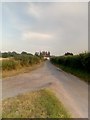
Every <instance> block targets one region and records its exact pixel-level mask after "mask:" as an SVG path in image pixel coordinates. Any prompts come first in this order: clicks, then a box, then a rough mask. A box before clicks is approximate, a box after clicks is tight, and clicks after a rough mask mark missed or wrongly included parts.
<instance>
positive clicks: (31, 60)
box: [2, 55, 42, 70]
mask: <svg viewBox="0 0 90 120" xmlns="http://www.w3.org/2000/svg"><path fill="white" fill-rule="evenodd" d="M41 60H42V59H41V58H40V57H37V56H32V55H16V56H15V57H14V58H11V59H9V60H3V61H2V70H14V69H17V68H20V67H24V66H26V67H28V66H31V65H33V64H37V63H40V61H41Z"/></svg>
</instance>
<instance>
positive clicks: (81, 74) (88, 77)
mask: <svg viewBox="0 0 90 120" xmlns="http://www.w3.org/2000/svg"><path fill="white" fill-rule="evenodd" d="M56 66H57V67H59V68H61V69H62V70H64V71H66V72H68V73H71V74H73V75H75V76H77V77H79V78H80V79H81V80H83V81H85V82H86V83H89V84H90V74H89V73H87V72H86V71H83V70H78V69H73V68H70V67H66V66H63V65H56Z"/></svg>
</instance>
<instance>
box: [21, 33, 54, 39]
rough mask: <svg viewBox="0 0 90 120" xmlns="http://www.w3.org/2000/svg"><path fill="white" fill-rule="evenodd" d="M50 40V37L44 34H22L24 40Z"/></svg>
mask: <svg viewBox="0 0 90 120" xmlns="http://www.w3.org/2000/svg"><path fill="white" fill-rule="evenodd" d="M51 38H52V35H50V34H46V33H38V32H30V31H28V32H25V33H23V39H24V40H49V39H51Z"/></svg>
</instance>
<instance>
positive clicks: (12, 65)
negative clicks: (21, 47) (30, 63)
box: [2, 60, 18, 70]
mask: <svg viewBox="0 0 90 120" xmlns="http://www.w3.org/2000/svg"><path fill="white" fill-rule="evenodd" d="M17 64H18V63H17V62H16V61H14V60H3V61H2V70H14V69H16V68H17Z"/></svg>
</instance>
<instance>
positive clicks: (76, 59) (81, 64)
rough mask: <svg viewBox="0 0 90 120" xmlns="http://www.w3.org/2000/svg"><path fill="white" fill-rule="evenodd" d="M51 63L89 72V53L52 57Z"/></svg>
mask: <svg viewBox="0 0 90 120" xmlns="http://www.w3.org/2000/svg"><path fill="white" fill-rule="evenodd" d="M51 62H53V63H55V64H59V65H64V66H67V67H71V68H75V69H80V70H85V71H87V72H90V53H82V54H79V55H74V56H59V57H52V58H51Z"/></svg>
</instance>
